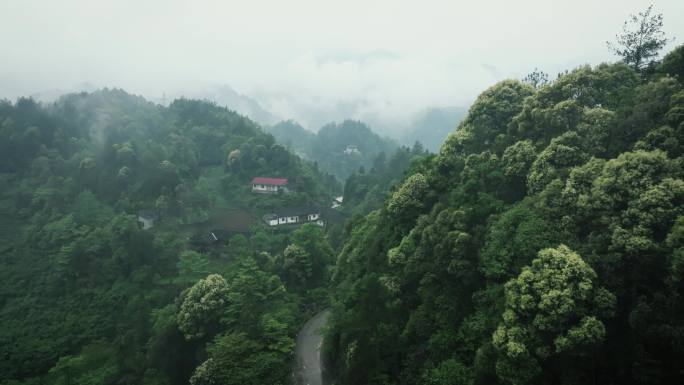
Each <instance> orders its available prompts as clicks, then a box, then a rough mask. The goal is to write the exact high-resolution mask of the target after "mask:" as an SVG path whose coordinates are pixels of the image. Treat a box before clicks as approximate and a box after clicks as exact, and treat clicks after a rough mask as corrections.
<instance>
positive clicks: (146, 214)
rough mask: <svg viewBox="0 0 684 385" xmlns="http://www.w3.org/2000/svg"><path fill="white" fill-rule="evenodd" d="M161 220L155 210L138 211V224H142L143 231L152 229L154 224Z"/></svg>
mask: <svg viewBox="0 0 684 385" xmlns="http://www.w3.org/2000/svg"><path fill="white" fill-rule="evenodd" d="M158 219H159V215H157V213H156V212H155V211H153V210H140V211H138V222H140V223H141V224H142V228H143V230H147V229H151V228H152V227H153V226H154V222H155V221H157V220H158Z"/></svg>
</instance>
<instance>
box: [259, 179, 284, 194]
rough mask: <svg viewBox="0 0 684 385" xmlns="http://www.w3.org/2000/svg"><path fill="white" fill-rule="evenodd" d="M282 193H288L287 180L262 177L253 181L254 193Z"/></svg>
mask: <svg viewBox="0 0 684 385" xmlns="http://www.w3.org/2000/svg"><path fill="white" fill-rule="evenodd" d="M281 191H282V192H287V179H283V178H262V177H254V179H252V192H256V193H272V194H275V193H278V192H281Z"/></svg>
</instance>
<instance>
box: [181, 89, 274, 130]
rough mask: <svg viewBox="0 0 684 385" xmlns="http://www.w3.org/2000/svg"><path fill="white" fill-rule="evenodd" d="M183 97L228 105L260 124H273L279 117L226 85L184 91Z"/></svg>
mask: <svg viewBox="0 0 684 385" xmlns="http://www.w3.org/2000/svg"><path fill="white" fill-rule="evenodd" d="M184 96H185V97H189V98H192V99H202V100H208V101H211V102H214V103H216V104H218V105H219V106H225V107H228V109H230V110H233V111H235V112H237V113H239V114H240V115H244V116H246V117H248V118H250V119H251V120H253V121H255V122H257V123H259V124H262V125H266V124H274V123H276V122H278V121H279V120H280V119H279V118H278V117H277V116H275V115H273V114H272V113H270V112H269V111H267V110H266V109H264V108H263V107H262V106H261V105H260V104H259V103H258V102H257V101H256V100H254V99H252V98H250V97H249V96H245V95H243V94H240V93H239V92H237V91H235V90H234V89H233V88H231V87H230V86H228V85H215V86H210V87H206V88H204V89H202V90H198V91H190V92H187V93H185V95H184Z"/></svg>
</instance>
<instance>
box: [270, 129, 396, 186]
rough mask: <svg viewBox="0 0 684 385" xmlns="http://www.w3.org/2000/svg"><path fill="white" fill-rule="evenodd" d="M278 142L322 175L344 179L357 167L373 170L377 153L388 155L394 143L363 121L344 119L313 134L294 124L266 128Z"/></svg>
mask: <svg viewBox="0 0 684 385" xmlns="http://www.w3.org/2000/svg"><path fill="white" fill-rule="evenodd" d="M268 131H269V132H270V133H271V134H272V135H273V136H274V137H275V138H276V140H277V141H278V143H280V144H282V145H284V146H286V147H287V148H290V149H292V151H294V152H295V153H298V154H300V155H301V156H302V157H304V158H306V159H310V160H313V161H315V162H316V163H317V164H318V166H319V167H320V169H321V170H322V171H324V172H327V173H330V174H333V175H335V176H336V177H337V178H338V180H341V181H343V180H345V179H346V178H347V177H348V176H349V175H351V173H353V172H355V171H358V170H359V168H361V167H364V168H370V167H372V164H373V160H374V159H375V158H376V157H377V156H378V155H380V153H383V152H384V153H385V154H390V153H392V152H394V150H395V149H396V148H397V144H396V143H394V142H393V141H392V140H390V139H387V138H382V137H380V136H378V135H377V134H375V133H374V132H373V131H371V129H370V127H368V126H367V125H365V124H364V123H362V122H358V121H353V120H345V121H344V122H342V123H341V124H337V123H330V124H328V125H325V126H323V127H322V128H321V129H320V130H319V131H318V132H317V133H312V132H309V131H307V130H306V129H304V128H303V127H302V126H300V125H299V124H297V123H296V122H293V121H285V122H281V123H279V124H276V125H275V126H273V127H270V128H268Z"/></svg>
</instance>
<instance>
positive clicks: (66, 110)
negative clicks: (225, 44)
mask: <svg viewBox="0 0 684 385" xmlns="http://www.w3.org/2000/svg"><path fill="white" fill-rule="evenodd" d="M254 176H268V177H282V178H287V179H288V181H289V184H288V186H289V187H290V189H291V191H290V193H288V194H278V195H268V196H267V195H257V194H252V193H251V192H250V187H251V186H250V181H251V178H252V177H254ZM340 191H341V190H340V187H339V185H337V182H336V181H335V179H334V177H332V176H330V175H325V174H322V173H320V172H319V171H318V170H317V169H316V168H315V167H314V166H313V165H312V164H310V163H308V162H305V161H302V160H300V159H299V158H298V157H296V156H294V155H293V154H291V153H289V152H288V151H287V150H286V149H285V148H284V147H282V146H280V145H278V144H276V143H275V140H274V138H273V137H272V136H271V135H269V134H266V133H264V132H262V131H261V129H260V128H259V127H258V126H257V125H256V124H254V123H253V122H251V121H250V120H248V119H246V118H244V117H242V116H240V115H238V114H236V113H234V112H232V111H229V110H227V109H226V108H220V107H217V106H216V105H214V104H211V103H207V102H200V101H195V100H184V99H180V100H176V101H174V102H172V103H171V105H170V106H169V107H168V108H166V107H162V106H159V105H155V104H152V103H149V102H147V101H145V100H144V99H143V98H140V97H136V96H132V95H129V94H127V93H125V92H123V91H121V90H103V91H99V92H95V93H90V94H87V93H83V94H72V95H66V96H64V97H62V98H60V99H59V100H58V101H57V102H56V103H54V104H51V105H48V106H41V105H39V104H37V103H35V102H34V101H33V100H31V99H19V100H18V101H17V102H16V103H10V102H7V101H3V102H0V229H1V231H0V235H1V239H0V282H2V284H1V285H0V325H2V327H0V383H2V384H44V383H50V384H187V383H188V381H190V383H192V384H208V383H226V384H228V383H239V384H263V383H269V384H278V383H287V382H288V381H289V378H290V377H291V371H290V368H291V359H292V352H293V347H294V339H293V338H294V336H295V333H296V330H297V327H298V325H299V324H300V323H301V321H302V319H305V317H307V316H308V315H309V314H311V312H312V311H315V310H317V309H320V308H321V307H322V306H323V304H324V303H325V301H326V292H325V289H324V287H325V285H326V282H327V277H328V266H329V264H330V263H331V262H332V259H333V251H332V249H331V247H330V245H329V244H328V241H327V239H326V237H325V235H324V233H323V230H322V229H321V228H319V227H318V226H315V225H304V226H301V227H298V228H295V229H291V230H283V231H273V230H271V229H269V230H268V231H266V229H265V228H264V226H263V225H260V216H261V214H263V213H264V210H267V209H269V208H272V207H280V206H287V205H322V204H325V205H327V204H328V203H329V201H330V198H331V197H332V196H333V195H334V194H339V193H340ZM232 209H235V210H241V212H244V213H245V214H244V216H245V217H246V218H247V221H249V220H250V218H251V219H254V220H253V221H251V227H249V228H247V229H246V230H245V231H244V234H243V233H240V234H234V235H233V236H232V237H231V238H230V239H229V240H223V239H221V240H219V239H218V238H217V237H216V236H215V234H214V233H213V232H212V233H211V235H212V236H213V241H212V242H213V243H212V245H210V247H211V248H212V250H214V251H213V252H206V251H205V250H198V249H197V248H194V247H193V246H192V243H191V242H190V239H191V238H192V237H193V236H197V235H202V234H204V233H203V232H204V231H205V230H208V229H211V228H212V227H209V226H215V225H216V224H215V223H225V222H229V221H230V218H227V217H225V214H224V213H226V212H228V211H226V210H232ZM139 210H145V211H148V212H153V213H155V215H156V216H157V219H158V221H157V224H155V225H154V227H153V228H151V229H149V230H143V229H142V228H141V226H140V225H139V224H138V223H137V214H138V211H139ZM242 226H243V227H245V226H247V224H242ZM206 235H207V236H208V235H209V232H206ZM226 242H227V244H226Z"/></svg>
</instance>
